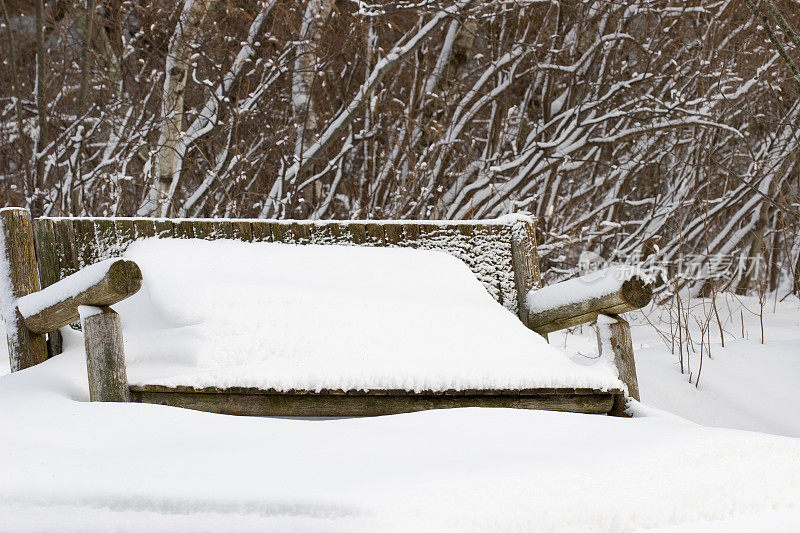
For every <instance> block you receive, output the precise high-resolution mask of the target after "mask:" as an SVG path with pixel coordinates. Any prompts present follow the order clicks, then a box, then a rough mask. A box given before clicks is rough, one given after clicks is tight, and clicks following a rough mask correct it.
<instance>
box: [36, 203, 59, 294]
mask: <svg viewBox="0 0 800 533" xmlns="http://www.w3.org/2000/svg"><path fill="white" fill-rule="evenodd" d="M33 235H34V241H35V249H36V263H37V264H38V267H39V281H40V285H41V287H42V288H44V287H49V286H50V285H52V284H53V283H55V282H56V281H58V280H59V279H60V278H59V264H58V253H57V251H56V250H57V249H56V235H55V230H54V229H53V221H52V220H48V219H38V218H37V219H34V220H33Z"/></svg>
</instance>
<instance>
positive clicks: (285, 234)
mask: <svg viewBox="0 0 800 533" xmlns="http://www.w3.org/2000/svg"><path fill="white" fill-rule="evenodd" d="M270 226H271V229H272V237H273V239H274V241H273V242H286V243H290V242H294V236H293V235H292V228H291V226H290V225H289V224H287V223H285V222H272V223H271V224H270Z"/></svg>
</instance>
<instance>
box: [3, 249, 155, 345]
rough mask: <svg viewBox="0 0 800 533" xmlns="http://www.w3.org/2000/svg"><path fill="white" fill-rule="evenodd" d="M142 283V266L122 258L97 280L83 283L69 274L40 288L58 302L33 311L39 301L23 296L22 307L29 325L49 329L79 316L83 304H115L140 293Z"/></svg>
mask: <svg viewBox="0 0 800 533" xmlns="http://www.w3.org/2000/svg"><path fill="white" fill-rule="evenodd" d="M79 275H80V274H77V273H76V274H73V276H79ZM141 287H142V272H141V270H139V266H138V265H137V264H136V263H134V262H133V261H128V260H127V259H122V258H118V259H116V260H114V262H113V263H111V264H110V265H109V266H108V270H107V272H105V274H104V275H103V277H102V278H100V280H99V281H97V282H96V283H94V284H92V285H90V286H88V287H82V286H80V284H79V283H75V282H74V281H72V280H71V279H70V277H67V278H65V279H63V280H61V281H60V282H59V283H57V284H54V285H51V286H50V287H47V288H45V289H42V290H41V291H39V292H40V295H37V297H42V298H44V299H45V300H47V301H52V302H54V303H53V304H52V305H50V306H48V307H45V308H44V309H38V308H36V307H34V309H35V310H34V311H29V310H28V308H30V307H31V305H34V306H35V304H31V303H29V302H28V301H26V299H25V298H22V299H20V300H19V301H18V309H19V311H20V314H21V316H22V317H23V318H24V320H25V326H27V327H28V329H30V330H31V331H34V332H37V333H47V332H49V331H53V330H55V329H57V328H60V327H62V326H66V325H67V324H71V323H72V322H75V321H76V320H78V318H79V317H78V306H80V305H92V306H107V305H112V304H115V303H117V302H119V301H122V300H124V299H125V298H128V297H129V296H132V295H134V294H136V292H138V291H139V289H140V288H141ZM50 294H52V296H51V295H50ZM31 298H33V297H31Z"/></svg>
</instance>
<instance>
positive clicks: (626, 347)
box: [525, 266, 653, 416]
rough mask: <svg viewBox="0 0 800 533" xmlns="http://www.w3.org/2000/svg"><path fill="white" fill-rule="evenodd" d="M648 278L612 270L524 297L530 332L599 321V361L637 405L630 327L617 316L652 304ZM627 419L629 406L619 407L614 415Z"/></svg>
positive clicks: (631, 270)
mask: <svg viewBox="0 0 800 533" xmlns="http://www.w3.org/2000/svg"><path fill="white" fill-rule="evenodd" d="M652 297H653V288H652V287H651V285H650V280H649V278H648V277H647V276H646V275H644V274H642V273H641V272H640V271H639V270H638V269H635V268H632V267H625V266H618V267H611V268H607V269H605V270H601V271H599V272H593V273H591V274H587V275H586V276H580V277H578V278H573V279H570V280H567V281H562V282H561V283H556V284H554V285H549V286H547V287H544V288H542V289H538V290H531V291H529V292H528V294H527V295H526V297H525V312H526V315H525V318H526V319H527V320H526V322H525V323H526V324H527V326H528V327H529V328H531V329H532V330H534V331H536V332H537V333H539V334H541V335H546V334H547V333H550V332H553V331H557V330H559V329H564V328H568V327H571V326H577V325H579V324H585V323H587V322H592V321H596V323H595V330H596V332H597V351H598V356H599V357H600V358H603V359H607V360H609V361H610V362H611V363H613V365H614V366H615V367H616V369H617V374H618V376H619V379H620V381H622V382H623V383H624V384H625V388H626V390H625V393H626V396H628V397H630V398H633V399H635V400H638V399H639V380H638V378H637V376H636V363H635V361H634V358H633V342H632V340H631V329H630V325H629V324H628V322H627V321H626V320H624V319H623V318H620V317H619V316H618V315H619V314H620V313H624V312H626V311H633V310H634V309H640V308H642V307H644V306H645V305H647V304H648V303H650V299H651V298H652ZM611 414H614V415H618V416H625V403H624V400H620V401H619V402H617V403H615V405H614V409H613V410H612V413H611Z"/></svg>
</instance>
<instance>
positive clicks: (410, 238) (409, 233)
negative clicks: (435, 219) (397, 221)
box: [403, 223, 420, 248]
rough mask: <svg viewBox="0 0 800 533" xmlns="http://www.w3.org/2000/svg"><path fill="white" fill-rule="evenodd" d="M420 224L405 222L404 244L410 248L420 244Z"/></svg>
mask: <svg viewBox="0 0 800 533" xmlns="http://www.w3.org/2000/svg"><path fill="white" fill-rule="evenodd" d="M419 233H420V231H419V224H413V223H412V224H403V235H404V236H405V239H404V240H403V244H405V246H408V247H409V248H417V247H418V246H419Z"/></svg>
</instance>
